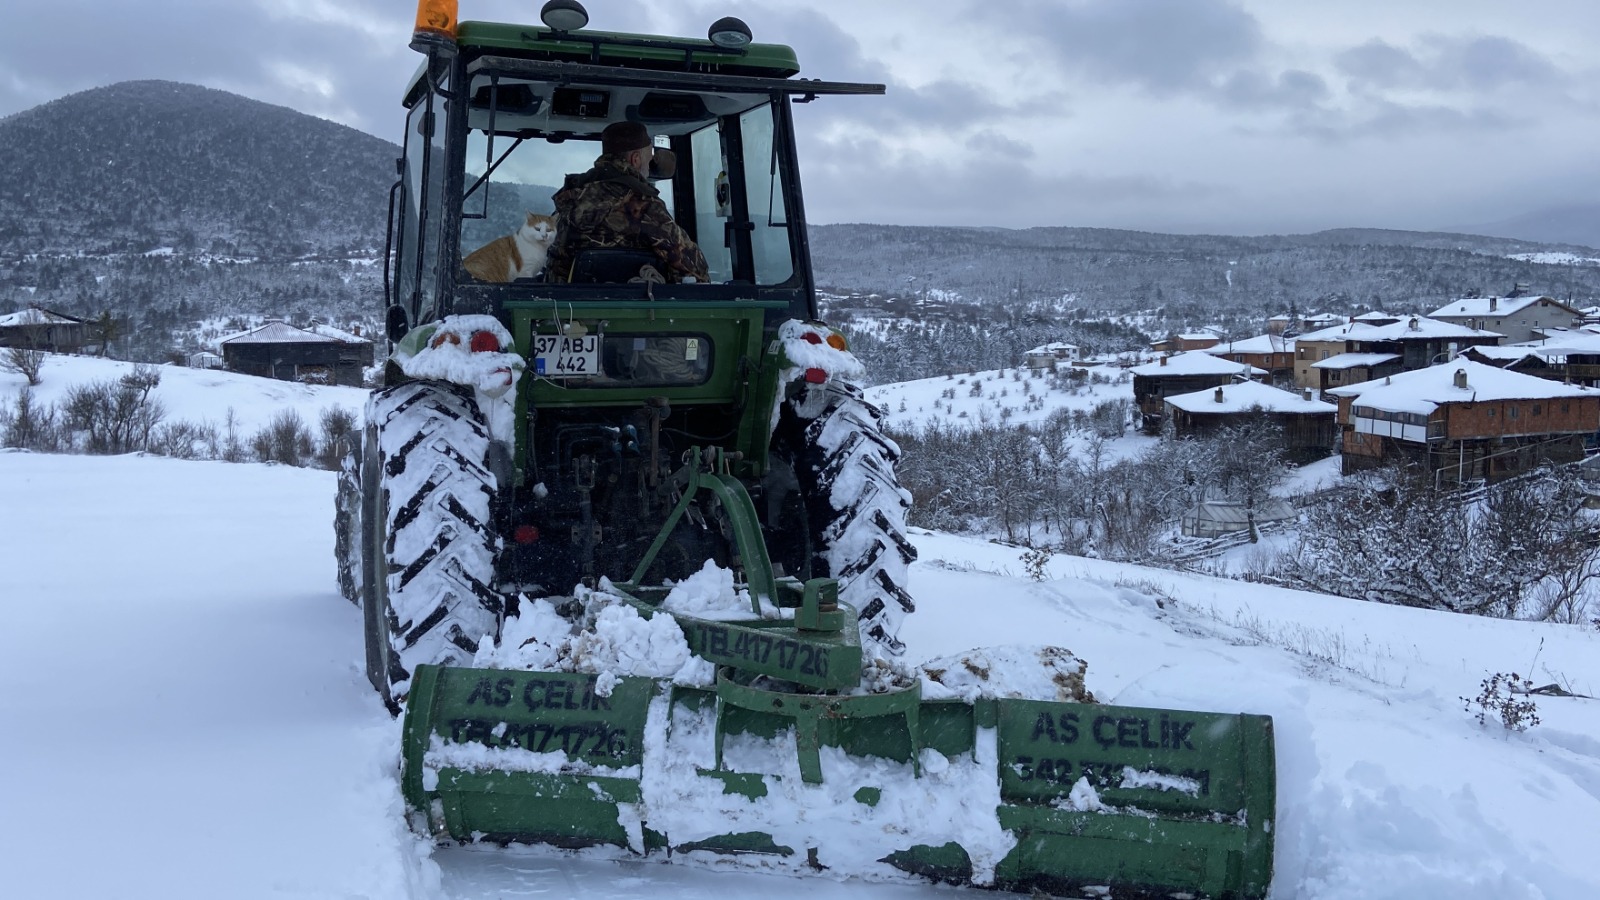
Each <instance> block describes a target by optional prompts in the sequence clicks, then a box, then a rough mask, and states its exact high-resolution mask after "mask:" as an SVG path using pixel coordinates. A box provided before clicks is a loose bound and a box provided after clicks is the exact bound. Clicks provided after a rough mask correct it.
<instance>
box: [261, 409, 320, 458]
mask: <svg viewBox="0 0 1600 900" xmlns="http://www.w3.org/2000/svg"><path fill="white" fill-rule="evenodd" d="M250 449H251V451H253V452H254V453H255V456H256V459H258V460H260V461H261V462H279V463H284V464H286V465H291V466H303V465H305V464H306V461H307V460H309V459H310V458H311V455H312V453H313V452H314V451H315V444H314V442H313V441H312V438H311V429H309V428H307V427H306V423H305V420H304V419H302V418H300V413H298V412H296V411H295V410H293V409H285V410H282V411H281V412H279V413H278V414H277V415H276V416H273V417H272V423H271V424H269V425H268V426H267V427H265V428H263V429H261V430H260V431H258V432H256V433H255V436H254V437H252V438H251V439H250Z"/></svg>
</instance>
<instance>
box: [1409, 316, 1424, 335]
mask: <svg viewBox="0 0 1600 900" xmlns="http://www.w3.org/2000/svg"><path fill="white" fill-rule="evenodd" d="M1406 327H1408V328H1410V329H1411V330H1412V331H1421V330H1422V325H1421V324H1419V323H1418V322H1417V317H1416V316H1412V317H1411V324H1410V325H1408V326H1406Z"/></svg>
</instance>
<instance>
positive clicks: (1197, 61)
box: [972, 0, 1265, 95]
mask: <svg viewBox="0 0 1600 900" xmlns="http://www.w3.org/2000/svg"><path fill="white" fill-rule="evenodd" d="M980 10H981V11H982V13H983V18H984V19H989V20H991V21H989V22H987V23H986V24H988V25H989V27H991V28H995V29H999V30H1006V26H1007V25H1008V24H1009V25H1010V26H1011V31H1012V32H1013V34H1012V35H1011V36H1012V37H1013V38H1018V37H1020V38H1021V39H1023V40H1025V41H1027V42H1029V43H1030V45H1031V46H1033V47H1034V48H1036V49H1037V50H1038V51H1042V52H1043V53H1044V54H1045V55H1046V57H1047V58H1048V59H1050V60H1052V61H1053V62H1054V63H1055V64H1056V65H1057V66H1058V67H1060V68H1061V69H1062V70H1064V71H1066V72H1068V73H1071V74H1074V75H1083V76H1087V77H1089V78H1092V79H1094V80H1096V81H1100V82H1103V83H1106V84H1112V85H1126V86H1131V87H1135V88H1138V89H1141V90H1144V91H1148V92H1150V93H1153V94H1157V95H1168V94H1175V93H1183V92H1187V91H1205V90H1207V89H1209V87H1210V86H1211V83H1212V79H1213V78H1215V77H1216V76H1217V75H1219V74H1220V73H1223V72H1226V71H1228V70H1229V69H1231V68H1233V67H1235V66H1238V65H1241V64H1245V63H1249V62H1250V61H1251V60H1253V59H1254V58H1255V57H1256V56H1257V54H1258V53H1259V52H1260V51H1261V49H1262V48H1263V46H1264V43H1265V42H1264V39H1263V37H1262V33H1261V26H1260V23H1259V22H1257V21H1256V19H1255V17H1254V16H1252V15H1251V14H1250V13H1248V12H1246V11H1245V10H1244V9H1242V8H1241V7H1240V6H1239V5H1238V4H1237V3H1233V2H1228V0H1066V2H1062V0H1025V2H1021V3H1016V4H1003V5H1002V4H994V3H989V2H987V0H985V2H983V3H981V4H974V5H973V7H972V14H973V15H975V16H976V15H978V14H979V11H980ZM996 12H999V14H1000V15H1001V16H1003V17H1004V18H1003V19H999V20H995V19H994V15H995V13H996Z"/></svg>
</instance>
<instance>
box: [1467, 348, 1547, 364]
mask: <svg viewBox="0 0 1600 900" xmlns="http://www.w3.org/2000/svg"><path fill="white" fill-rule="evenodd" d="M1470 350H1471V352H1472V353H1474V354H1476V355H1478V356H1481V357H1483V358H1484V359H1503V360H1508V361H1510V362H1516V361H1517V360H1519V359H1526V358H1528V357H1530V356H1534V357H1540V358H1543V357H1544V356H1545V354H1544V353H1543V352H1542V351H1543V350H1544V348H1542V347H1533V346H1530V345H1528V344H1506V345H1504V346H1500V347H1472V348H1470Z"/></svg>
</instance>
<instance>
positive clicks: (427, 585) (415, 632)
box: [362, 381, 505, 709]
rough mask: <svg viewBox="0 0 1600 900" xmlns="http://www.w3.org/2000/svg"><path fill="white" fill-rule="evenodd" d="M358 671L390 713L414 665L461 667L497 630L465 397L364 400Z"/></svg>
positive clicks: (482, 451) (486, 516)
mask: <svg viewBox="0 0 1600 900" xmlns="http://www.w3.org/2000/svg"><path fill="white" fill-rule="evenodd" d="M367 422H368V431H367V434H368V439H367V440H368V443H369V444H370V445H371V446H368V447H367V448H365V449H366V454H365V456H366V460H365V466H367V467H373V471H371V472H363V473H362V475H363V476H364V478H363V480H364V482H365V484H366V485H368V487H367V490H366V493H368V494H369V500H370V501H376V502H369V503H368V504H367V510H368V512H369V513H370V514H371V519H372V522H373V526H374V527H373V528H369V529H367V530H366V534H367V536H368V539H369V540H370V543H367V544H366V545H365V546H366V547H367V548H368V549H369V550H370V552H369V553H368V556H369V557H370V558H371V564H369V565H368V566H367V568H366V571H367V581H368V585H367V590H366V598H367V604H368V605H369V606H370V607H372V608H371V609H369V610H368V611H367V615H366V616H365V619H366V623H367V644H368V647H367V659H368V676H369V678H371V680H372V681H373V684H374V686H376V687H377V688H378V690H379V692H380V693H381V694H382V695H383V697H384V700H385V702H386V703H387V704H388V705H389V707H390V709H398V708H399V706H400V704H401V703H403V702H404V700H405V697H406V695H407V694H408V693H409V689H410V685H411V673H412V672H414V671H415V670H416V667H417V666H418V665H421V664H424V663H432V664H437V665H468V664H470V663H471V662H472V659H473V656H474V655H475V654H476V653H477V651H478V644H479V642H480V641H482V640H483V639H484V637H485V636H489V637H493V636H494V635H496V634H498V633H499V628H500V620H501V618H502V616H503V613H504V609H505V603H504V600H503V598H502V597H501V596H500V594H499V593H498V592H497V591H496V590H495V588H494V583H495V577H494V573H495V559H496V555H497V554H498V552H499V549H500V538H499V536H498V535H496V534H495V532H494V528H493V520H492V517H491V506H492V502H493V500H494V497H495V493H496V486H497V485H496V480H495V476H494V473H493V472H491V471H490V470H489V467H488V465H487V464H486V461H487V459H488V454H489V432H488V427H487V426H486V424H485V421H484V416H483V413H482V411H481V410H480V409H479V408H478V403H477V401H476V400H475V399H474V397H473V393H472V391H471V390H469V389H467V388H463V387H460V386H458V385H453V384H448V383H443V382H432V381H413V382H407V383H405V384H401V385H398V386H396V387H392V388H387V389H385V390H382V391H379V392H378V393H376V394H374V395H373V396H372V399H371V400H370V401H368V404H367Z"/></svg>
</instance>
